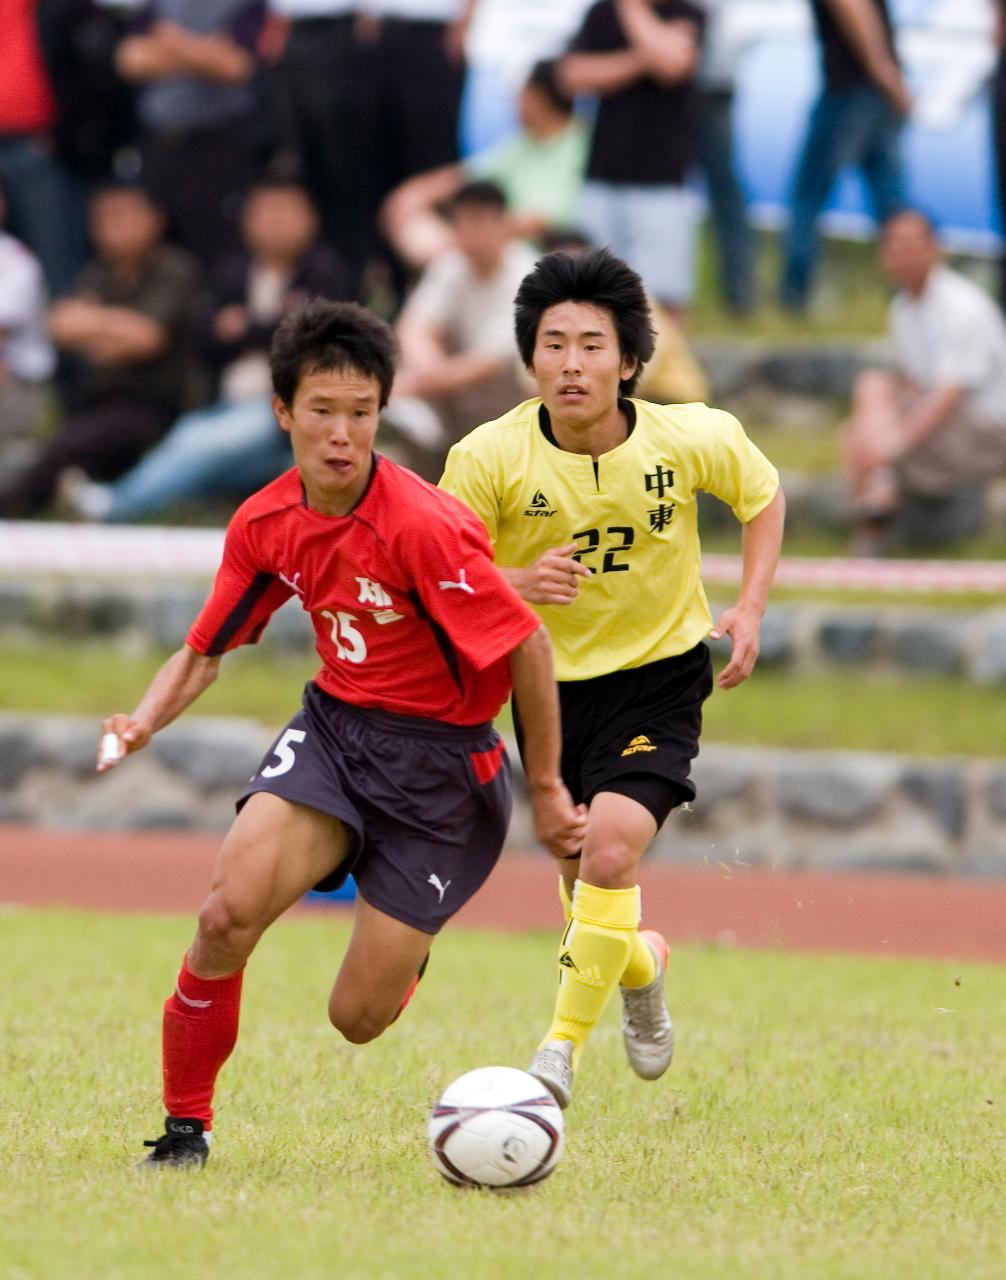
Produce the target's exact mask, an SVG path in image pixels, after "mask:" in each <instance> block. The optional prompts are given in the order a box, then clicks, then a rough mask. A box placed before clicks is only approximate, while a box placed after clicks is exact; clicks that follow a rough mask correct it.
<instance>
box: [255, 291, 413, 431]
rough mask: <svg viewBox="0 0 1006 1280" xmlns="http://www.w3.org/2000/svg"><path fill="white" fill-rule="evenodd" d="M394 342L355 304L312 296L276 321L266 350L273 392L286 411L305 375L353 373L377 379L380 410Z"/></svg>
mask: <svg viewBox="0 0 1006 1280" xmlns="http://www.w3.org/2000/svg"><path fill="white" fill-rule="evenodd" d="M397 357H398V343H397V341H396V340H395V335H394V334H393V333H392V331H391V328H390V327H389V326H388V325H387V324H385V322H384V321H383V320H381V319H380V317H378V316H375V315H374V313H373V312H372V311H368V310H367V309H366V307H361V306H359V305H358V304H357V303H355V302H331V301H329V299H328V298H311V299H309V300H308V301H307V302H305V303H303V304H302V305H301V306H299V307H297V308H296V309H295V310H294V311H290V312H288V313H287V314H286V315H285V316H284V317H283V319H282V320H281V321H280V322H279V325H278V327H277V329H276V332H275V333H274V334H273V338H272V345H271V347H270V348H269V368H270V372H271V373H272V385H273V390H274V391H275V392H276V394H277V395H278V396H279V398H280V400H282V401H283V403H284V404H285V405H286V406H287V407H289V406H290V405H292V404H293V402H294V398H295V397H296V395H297V388H298V387H299V386H300V381H301V379H302V378H303V377H304V376H305V375H306V374H309V373H320V372H327V371H328V370H338V371H340V372H341V371H344V370H352V371H353V372H356V373H361V374H363V375H365V376H369V377H372V378H376V379H377V382H378V385H379V386H380V407H381V408H382V409H383V408H384V406H385V405H386V404H387V403H388V396H389V395H390V394H391V384H392V382H393V381H394V378H395V362H396V359H397Z"/></svg>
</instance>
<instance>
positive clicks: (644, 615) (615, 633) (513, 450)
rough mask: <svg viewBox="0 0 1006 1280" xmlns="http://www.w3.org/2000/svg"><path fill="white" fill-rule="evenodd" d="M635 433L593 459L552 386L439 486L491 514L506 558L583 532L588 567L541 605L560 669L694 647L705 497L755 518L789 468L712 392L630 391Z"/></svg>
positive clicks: (492, 426) (612, 664) (575, 675)
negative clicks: (551, 414)
mask: <svg viewBox="0 0 1006 1280" xmlns="http://www.w3.org/2000/svg"><path fill="white" fill-rule="evenodd" d="M622 408H623V409H624V410H625V412H626V414H627V416H628V419H629V425H630V428H631V429H630V433H629V435H628V437H627V438H626V439H625V440H624V441H623V442H622V443H621V444H620V445H618V446H617V447H616V448H614V449H612V450H610V452H608V453H604V454H601V456H600V457H599V458H598V459H597V461H596V462H595V461H594V459H593V458H591V456H590V455H589V454H581V453H571V452H569V451H567V450H565V449H561V448H559V446H558V445H557V444H555V442H554V439H553V438H552V435H551V428H550V426H549V421H548V415H547V412H546V411H545V410H544V407H543V405H542V402H541V400H540V399H537V398H536V399H533V400H526V401H525V402H524V403H523V404H519V405H518V406H517V407H516V408H515V409H512V410H511V411H510V412H509V413H507V414H505V415H504V416H503V417H502V418H497V419H496V420H495V421H494V422H487V423H485V424H484V425H482V426H481V427H477V428H476V429H475V430H474V431H472V432H471V433H470V434H469V435H467V436H465V437H464V439H463V440H460V441H459V442H458V443H457V444H456V445H455V446H454V447H453V448H452V449H451V451H450V454H449V455H448V458H447V466H446V469H445V471H444V475H443V479H442V480H441V481H440V484H441V486H442V487H443V488H444V489H446V490H447V491H448V492H449V493H453V494H454V495H455V496H456V497H458V498H460V499H461V500H462V502H465V503H467V505H468V506H470V507H471V508H472V510H473V511H475V512H476V514H477V515H479V516H480V517H481V518H482V520H483V522H484V523H485V526H486V528H487V529H488V531H489V537H490V539H491V540H492V543H493V545H494V547H495V549H496V560H497V563H498V564H500V565H501V566H504V567H517V568H523V567H526V566H528V565H531V564H533V563H534V562H535V561H536V560H537V559H538V558H539V556H541V555H542V554H543V553H544V552H545V551H547V550H548V549H549V548H551V547H558V546H562V545H563V544H564V543H576V545H577V547H578V551H577V552H576V557H577V559H578V560H579V561H580V562H581V563H582V564H584V565H586V566H587V567H588V568H589V569H591V570H592V574H591V576H590V577H589V578H580V579H578V582H579V584H580V590H579V594H578V595H577V598H576V599H575V600H574V601H573V602H572V603H571V604H568V605H534V606H532V607H533V608H534V609H535V610H536V612H537V613H538V614H539V615H540V617H541V619H542V621H543V622H544V623H545V625H546V626H547V627H548V630H549V634H550V635H551V637H552V645H553V649H554V652H555V667H556V678H557V679H559V680H590V679H592V678H593V677H595V676H599V675H606V674H607V673H609V672H611V671H619V670H622V669H624V668H628V667H641V666H643V665H644V664H646V663H648V662H656V661H658V660H659V659H660V658H669V657H673V656H674V655H675V654H679V653H685V652H686V651H687V650H689V649H691V648H693V647H694V646H695V645H696V644H698V643H699V641H700V640H702V639H703V638H704V637H705V636H707V635H708V633H709V631H710V628H711V627H712V617H711V615H710V612H709V604H708V602H707V600H706V595H705V591H704V590H703V587H702V581H701V577H700V569H701V552H700V547H699V531H698V518H697V504H696V496H697V493H698V491H699V490H700V489H703V490H705V491H706V492H707V493H711V494H715V496H716V497H717V498H721V499H722V500H723V501H724V502H726V503H727V504H728V505H729V506H730V507H731V508H732V509H733V512H734V514H735V515H736V517H737V519H738V520H740V521H741V522H742V523H745V524H746V523H747V522H748V521H749V520H751V519H753V518H754V517H755V516H756V515H757V514H758V513H759V512H760V511H762V510H763V509H764V508H765V507H767V506H768V504H769V503H770V502H771V501H772V499H773V497H774V496H775V494H776V491H777V489H778V487H779V474H778V472H777V471H776V469H775V467H773V466H772V464H771V463H770V462H769V461H768V459H767V458H766V457H765V455H764V454H763V453H761V451H760V450H759V449H758V448H756V446H755V445H754V444H752V442H751V441H750V440H749V439H748V437H747V436H746V435H745V434H744V429H743V427H742V426H741V424H740V423H739V422H738V421H737V419H736V418H735V417H733V415H732V414H729V413H724V412H723V411H722V410H720V409H710V408H709V407H708V406H706V405H704V404H675V405H657V404H650V403H649V402H648V401H645V400H626V401H623V402H622Z"/></svg>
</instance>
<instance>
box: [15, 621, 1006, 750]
mask: <svg viewBox="0 0 1006 1280" xmlns="http://www.w3.org/2000/svg"><path fill="white" fill-rule="evenodd" d="M159 662H160V658H159V657H156V656H152V655H148V656H146V657H137V656H132V657H130V656H129V655H127V654H117V655H116V656H115V660H114V661H109V654H108V650H107V649H106V648H101V647H98V646H93V647H92V646H89V645H81V646H75V647H74V649H72V650H71V649H69V648H64V647H63V646H54V647H45V648H41V649H31V650H28V649H24V648H13V647H12V648H8V649H6V650H5V651H4V660H3V662H2V663H0V708H3V709H4V710H6V711H20V712H50V713H76V714H78V715H90V716H94V717H95V718H96V719H97V718H99V717H101V716H103V715H107V714H110V713H111V712H112V711H116V710H120V711H121V710H130V709H131V708H132V707H133V705H134V704H135V703H136V702H137V700H138V699H139V697H140V695H141V694H142V692H143V690H144V688H145V687H146V684H147V681H148V680H149V679H150V676H151V675H152V674H153V672H154V671H155V669H156V668H157V666H158V664H159ZM316 666H317V663H316V662H315V661H314V660H313V658H312V655H311V654H308V653H306V654H305V655H304V657H303V659H302V660H301V659H296V660H294V659H289V658H287V659H278V658H277V657H276V656H275V655H274V654H270V653H269V652H268V651H267V650H262V651H254V650H253V651H245V652H242V653H239V654H233V655H230V656H228V658H227V659H226V660H225V664H224V670H223V674H222V675H221V678H220V680H219V681H218V682H217V683H216V684H215V685H214V686H213V687H212V688H211V689H210V690H209V691H208V692H207V693H206V694H205V695H204V696H203V697H202V698H201V699H200V701H199V703H198V709H197V711H192V712H190V713H189V714H190V715H192V714H202V715H220V716H246V715H249V714H252V715H254V716H255V717H256V718H257V719H259V720H260V721H262V723H263V724H266V725H270V726H279V725H281V724H283V723H285V721H287V720H288V719H289V718H290V715H291V714H292V712H293V710H294V709H295V708H296V707H297V706H298V705H299V702H300V694H301V689H302V687H303V684H304V681H305V680H306V679H308V678H310V677H311V676H312V675H313V674H314V671H315V669H316ZM500 722H501V725H502V727H504V728H508V727H509V724H510V718H509V708H504V711H503V714H502V715H501V717H500ZM703 740H704V741H705V742H727V743H752V744H758V745H761V746H766V747H768V746H774V747H793V748H817V749H821V750H824V749H837V748H841V749H847V750H861V751H902V752H910V753H912V754H918V755H972V756H995V755H999V754H1001V750H1002V743H1003V742H1006V700H1004V699H1003V698H1000V697H991V696H990V694H989V690H988V689H987V688H984V687H981V686H978V685H974V684H972V683H970V682H969V681H967V680H965V679H963V678H957V679H954V678H939V679H934V678H928V677H925V678H924V677H920V678H918V679H912V680H894V679H891V678H890V677H889V676H885V675H883V674H876V673H873V674H871V673H870V672H868V671H867V672H864V671H862V670H861V669H859V668H856V669H855V670H851V671H833V672H829V673H825V674H821V675H815V676H807V677H795V676H791V675H786V674H784V673H781V672H778V671H772V670H769V669H768V668H764V667H763V668H761V669H760V670H758V671H756V673H755V675H754V677H753V678H752V679H751V680H749V681H748V682H747V683H746V684H744V685H742V686H741V687H740V688H738V689H733V690H731V691H730V692H729V693H724V692H722V691H720V690H717V691H716V692H715V693H714V695H713V697H712V698H711V700H710V701H709V702H708V703H707V704H706V709H705V712H704V728H703Z"/></svg>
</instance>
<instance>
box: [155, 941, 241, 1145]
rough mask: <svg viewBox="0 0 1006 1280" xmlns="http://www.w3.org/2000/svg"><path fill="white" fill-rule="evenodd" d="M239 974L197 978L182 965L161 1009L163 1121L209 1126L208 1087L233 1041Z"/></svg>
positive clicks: (210, 1104)
mask: <svg viewBox="0 0 1006 1280" xmlns="http://www.w3.org/2000/svg"><path fill="white" fill-rule="evenodd" d="M243 975H244V969H243V968H241V969H239V970H238V971H237V973H232V974H230V975H229V976H228V977H226V978H197V977H196V975H195V974H194V973H190V972H189V968H188V965H187V964H186V962H185V960H183V961H182V967H181V970H180V972H179V974H178V983H177V985H176V987H175V990H174V993H173V994H172V995H171V996H170V997H169V999H168V1000H167V1001H166V1002H165V1005H164V1021H163V1024H162V1028H163V1029H162V1041H161V1043H162V1066H163V1072H164V1106H165V1109H166V1110H167V1113H168V1115H169V1116H184V1117H186V1118H187V1119H194V1120H202V1122H203V1124H204V1126H205V1127H206V1129H207V1130H209V1129H212V1127H213V1086H214V1084H215V1083H216V1078H217V1072H218V1071H219V1070H220V1068H221V1067H222V1066H223V1065H224V1063H225V1062H226V1061H227V1059H228V1058H229V1057H230V1055H231V1050H232V1049H233V1048H234V1045H235V1042H236V1041H237V1038H238V1017H239V1015H240V1012H241V979H242V977H243Z"/></svg>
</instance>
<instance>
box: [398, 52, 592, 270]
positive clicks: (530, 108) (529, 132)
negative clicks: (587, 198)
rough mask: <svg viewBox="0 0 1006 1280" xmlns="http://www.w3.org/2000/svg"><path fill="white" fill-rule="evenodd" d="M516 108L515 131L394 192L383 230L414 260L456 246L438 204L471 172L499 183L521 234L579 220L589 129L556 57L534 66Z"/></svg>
mask: <svg viewBox="0 0 1006 1280" xmlns="http://www.w3.org/2000/svg"><path fill="white" fill-rule="evenodd" d="M517 108H518V118H519V121H520V127H519V128H518V129H517V130H516V131H515V132H514V133H512V134H511V135H510V136H509V137H506V138H504V139H503V140H502V141H501V142H498V143H496V145H495V146H492V147H489V148H488V149H487V150H485V151H480V152H479V153H478V154H476V155H472V156H469V157H468V158H467V159H465V160H464V161H462V162H461V163H460V164H450V165H444V166H443V167H442V168H440V169H432V170H430V171H429V172H428V173H421V174H418V175H417V176H416V177H414V178H410V179H408V180H407V181H406V182H403V183H402V185H401V186H399V187H397V188H396V189H395V190H394V191H393V192H392V193H391V195H390V196H388V198H387V200H386V201H385V203H384V206H383V208H382V211H381V222H382V226H383V230H384V233H385V235H386V237H387V239H388V240H389V242H390V243H391V246H392V248H393V249H394V250H395V252H396V253H397V254H398V256H399V257H400V258H401V259H402V261H403V262H405V263H406V264H407V265H408V266H410V267H412V268H415V269H418V268H422V267H425V266H428V265H429V263H430V262H431V261H432V260H433V259H434V258H435V257H437V256H438V255H439V254H441V253H444V252H445V251H446V250H447V249H450V248H451V247H452V246H453V243H454V242H453V237H452V234H451V229H450V226H449V224H448V222H447V220H446V219H445V218H444V217H443V216H442V215H441V213H440V211H439V209H438V206H439V205H442V204H443V203H444V201H446V200H449V199H450V198H451V196H453V195H454V194H455V193H456V192H457V191H458V190H459V189H460V188H461V187H462V186H463V185H464V184H465V182H466V181H471V180H472V179H473V178H485V179H488V180H489V181H490V182H495V183H496V184H497V185H498V186H499V187H500V189H501V190H502V191H503V194H504V195H505V197H506V201H507V206H508V208H509V209H510V212H511V215H512V218H513V229H514V233H515V234H516V235H518V236H523V237H524V238H526V239H529V240H540V239H541V237H542V236H543V235H544V234H545V233H546V232H547V231H548V229H549V228H552V227H568V226H572V225H573V223H574V221H575V217H576V213H577V208H578V204H579V199H580V190H581V187H582V186H583V173H584V168H585V166H586V163H587V146H588V142H589V135H588V132H587V129H586V127H585V126H584V124H583V123H582V121H580V120H578V119H577V118H576V116H575V115H574V114H573V100H572V98H570V97H567V95H566V94H565V93H563V92H562V90H561V89H560V88H559V85H558V83H557V79H556V63H554V62H539V63H537V64H536V65H535V66H534V67H533V68H532V70H531V73H530V75H529V76H528V78H527V81H526V82H525V84H524V86H523V88H522V89H521V91H520V97H519V99H518V104H517Z"/></svg>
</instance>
